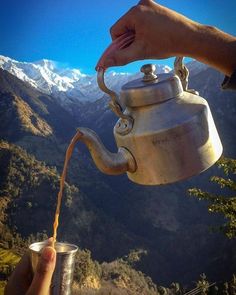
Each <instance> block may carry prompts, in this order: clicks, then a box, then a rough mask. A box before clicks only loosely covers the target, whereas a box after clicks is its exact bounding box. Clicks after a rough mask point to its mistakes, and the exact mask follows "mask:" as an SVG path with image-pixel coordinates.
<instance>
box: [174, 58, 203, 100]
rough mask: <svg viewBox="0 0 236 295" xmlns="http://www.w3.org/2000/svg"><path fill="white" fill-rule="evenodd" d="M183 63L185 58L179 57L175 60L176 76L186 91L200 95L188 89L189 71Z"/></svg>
mask: <svg viewBox="0 0 236 295" xmlns="http://www.w3.org/2000/svg"><path fill="white" fill-rule="evenodd" d="M183 61H184V57H183V56H177V57H176V58H175V62H174V71H175V74H176V75H177V76H178V77H179V78H180V81H181V83H182V86H183V90H184V91H187V92H190V93H193V94H196V95H199V93H198V92H197V91H196V90H194V89H188V77H189V70H188V69H187V67H186V66H185V64H184V63H183Z"/></svg>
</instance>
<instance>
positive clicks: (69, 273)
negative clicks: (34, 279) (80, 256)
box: [29, 241, 78, 295]
mask: <svg viewBox="0 0 236 295" xmlns="http://www.w3.org/2000/svg"><path fill="white" fill-rule="evenodd" d="M48 245H49V244H48V241H43V242H38V243H33V244H31V245H30V246H29V249H30V256H31V264H32V269H33V272H35V270H36V267H37V264H38V261H39V258H40V255H41V250H42V249H43V248H44V247H46V246H48ZM55 250H56V253H57V254H56V255H57V256H56V267H55V270H54V273H53V277H52V282H51V286H50V291H49V294H48V295H70V294H71V287H72V282H73V274H74V264H75V255H76V252H77V250H78V247H77V246H76V245H73V244H68V243H59V242H56V243H55Z"/></svg>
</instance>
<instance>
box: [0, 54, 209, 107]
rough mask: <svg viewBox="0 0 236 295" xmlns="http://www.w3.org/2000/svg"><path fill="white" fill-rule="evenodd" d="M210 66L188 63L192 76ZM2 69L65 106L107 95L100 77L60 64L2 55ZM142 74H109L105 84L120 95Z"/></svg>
mask: <svg viewBox="0 0 236 295" xmlns="http://www.w3.org/2000/svg"><path fill="white" fill-rule="evenodd" d="M206 67H207V66H205V65H203V64H201V63H199V62H196V61H193V62H190V63H188V68H189V70H190V73H191V75H193V74H197V73H198V72H200V71H202V70H204V69H206ZM0 68H2V69H4V70H7V71H8V72H10V73H11V74H13V75H14V76H16V77H17V78H19V79H20V80H22V81H24V82H27V83H29V84H30V85H31V86H33V87H35V88H36V89H38V90H39V91H41V92H43V93H46V94H50V95H53V96H55V97H57V98H58V99H59V101H60V103H62V104H63V105H68V104H70V103H71V102H76V101H80V102H84V101H96V100H97V99H99V98H101V97H102V96H103V95H104V93H103V92H102V91H101V90H100V89H99V87H98V85H97V75H96V74H94V75H86V74H84V73H81V71H80V70H79V69H71V68H62V67H61V66H59V64H58V63H57V62H54V61H51V60H46V59H43V60H40V61H36V62H20V61H16V60H14V59H11V58H9V57H5V56H2V55H0ZM156 68H157V70H156V71H157V73H168V72H170V71H171V68H170V67H168V66H161V65H156ZM140 75H141V73H136V74H131V73H116V72H107V73H106V75H105V81H106V84H107V86H108V87H109V88H111V89H113V90H115V91H117V92H119V91H120V88H121V86H122V85H124V84H125V83H126V82H128V81H130V80H133V79H136V78H138V77H140Z"/></svg>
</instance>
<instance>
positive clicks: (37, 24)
mask: <svg viewBox="0 0 236 295" xmlns="http://www.w3.org/2000/svg"><path fill="white" fill-rule="evenodd" d="M137 2H138V1H135V0H114V1H111V0H110V1H108V0H99V1H95V0H93V1H92V0H86V1H81V0H67V1H65V0H40V1H39V0H37V1H36V0H28V1H26V0H21V1H13V0H7V1H5V0H2V1H1V6H0V54H2V55H6V56H9V57H11V58H14V59H17V60H20V61H35V60H39V59H42V58H46V59H51V60H55V61H59V62H61V63H62V65H64V66H70V67H73V68H79V69H80V70H82V72H84V73H93V72H94V66H95V65H96V62H97V60H98V58H99V57H100V55H101V54H102V52H103V50H104V49H105V48H106V47H107V46H108V45H109V43H110V35H109V28H110V27H111V25H112V24H113V23H114V22H115V21H116V20H117V19H118V18H119V17H120V16H121V15H123V14H124V13H125V12H126V11H127V10H128V9H129V8H130V7H132V6H133V5H135V4H136V3H137ZM159 3H160V4H162V5H165V6H167V7H169V8H171V9H174V10H176V11H178V12H180V13H182V14H184V15H186V16H187V17H189V18H192V19H194V20H196V21H198V22H201V23H205V24H211V25H214V26H217V27H218V28H220V29H222V30H224V31H226V32H228V33H231V34H233V35H236V0H225V1H222V0H204V1H203V0H195V1H194V0H166V1H159ZM172 62H173V60H162V61H158V62H157V63H159V64H169V65H170V66H171V65H172ZM143 63H144V62H143V61H142V62H135V63H132V64H130V65H127V66H125V67H121V68H115V70H116V71H125V72H127V71H131V72H137V71H138V70H139V67H140V64H143Z"/></svg>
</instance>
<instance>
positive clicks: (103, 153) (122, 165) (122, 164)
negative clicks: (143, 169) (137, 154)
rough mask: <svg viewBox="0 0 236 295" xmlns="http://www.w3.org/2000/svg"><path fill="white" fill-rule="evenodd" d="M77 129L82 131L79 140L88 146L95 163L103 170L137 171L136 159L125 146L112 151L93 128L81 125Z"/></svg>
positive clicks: (115, 173)
mask: <svg viewBox="0 0 236 295" xmlns="http://www.w3.org/2000/svg"><path fill="white" fill-rule="evenodd" d="M77 131H78V132H79V133H80V136H79V141H82V142H83V143H84V144H85V145H86V146H87V148H88V150H89V152H90V154H91V156H92V158H93V161H94V163H95V165H96V166H97V168H98V169H99V170H100V171H101V172H103V173H105V174H110V175H118V174H122V173H125V172H131V173H133V172H135V171H136V168H137V167H136V162H135V159H134V157H133V156H132V154H131V153H130V152H129V151H128V150H127V149H126V148H125V147H120V148H119V149H118V152H117V153H111V152H110V151H108V150H107V149H106V148H105V146H104V145H103V143H102V142H101V140H100V138H99V137H98V135H97V134H96V133H95V132H94V131H93V130H91V129H89V128H83V127H81V128H78V129H77Z"/></svg>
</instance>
